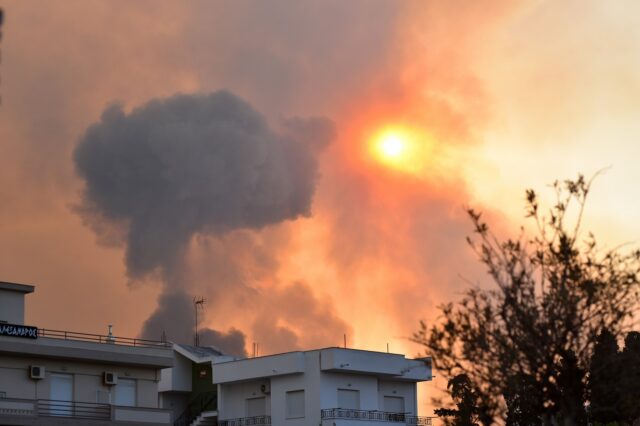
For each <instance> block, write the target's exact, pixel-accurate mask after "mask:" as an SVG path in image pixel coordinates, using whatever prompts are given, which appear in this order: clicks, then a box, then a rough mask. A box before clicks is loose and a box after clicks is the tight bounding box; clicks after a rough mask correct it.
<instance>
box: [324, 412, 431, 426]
mask: <svg viewBox="0 0 640 426" xmlns="http://www.w3.org/2000/svg"><path fill="white" fill-rule="evenodd" d="M320 417H321V418H323V419H346V420H373V421H379V422H393V423H404V424H405V425H417V426H431V425H432V424H433V423H432V419H433V417H421V416H412V415H409V414H406V413H390V412H386V411H370V410H353V409H348V408H329V409H324V410H322V411H321V412H320Z"/></svg>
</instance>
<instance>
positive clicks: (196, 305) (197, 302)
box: [193, 297, 207, 346]
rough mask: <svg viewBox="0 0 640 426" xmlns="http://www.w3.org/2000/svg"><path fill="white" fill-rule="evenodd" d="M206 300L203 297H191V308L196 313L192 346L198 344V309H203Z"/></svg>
mask: <svg viewBox="0 0 640 426" xmlns="http://www.w3.org/2000/svg"><path fill="white" fill-rule="evenodd" d="M206 302H207V300H206V299H205V298H204V297H199V298H198V297H194V298H193V309H194V310H195V313H196V333H195V336H194V338H193V344H194V346H200V335H199V334H198V309H202V310H203V311H204V304H205V303H206Z"/></svg>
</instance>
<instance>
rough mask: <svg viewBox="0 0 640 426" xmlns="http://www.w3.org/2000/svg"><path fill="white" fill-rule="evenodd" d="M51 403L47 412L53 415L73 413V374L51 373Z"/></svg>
mask: <svg viewBox="0 0 640 426" xmlns="http://www.w3.org/2000/svg"><path fill="white" fill-rule="evenodd" d="M49 399H51V403H50V405H49V412H50V413H51V415H53V416H71V415H72V414H73V402H72V401H73V376H72V375H71V374H59V373H53V374H51V392H50V394H49Z"/></svg>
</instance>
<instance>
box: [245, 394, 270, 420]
mask: <svg viewBox="0 0 640 426" xmlns="http://www.w3.org/2000/svg"><path fill="white" fill-rule="evenodd" d="M265 414H267V400H266V399H265V397H264V396H263V397H261V398H248V399H247V417H257V416H264V415H265Z"/></svg>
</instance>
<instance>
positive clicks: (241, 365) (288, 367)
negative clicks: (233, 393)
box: [213, 352, 305, 384]
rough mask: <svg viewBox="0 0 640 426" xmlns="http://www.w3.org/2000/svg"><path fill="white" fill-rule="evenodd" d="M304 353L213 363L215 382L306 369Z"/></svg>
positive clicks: (296, 371)
mask: <svg viewBox="0 0 640 426" xmlns="http://www.w3.org/2000/svg"><path fill="white" fill-rule="evenodd" d="M304 368H305V366H304V353H302V352H289V353H285V354H279V355H271V356H265V357H261V358H249V359H242V360H238V361H232V362H222V363H214V364H213V382H214V383H216V384H217V383H227V382H237V381H240V380H252V379H257V378H261V377H274V376H281V375H286V374H295V373H302V372H303V371H304Z"/></svg>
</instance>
